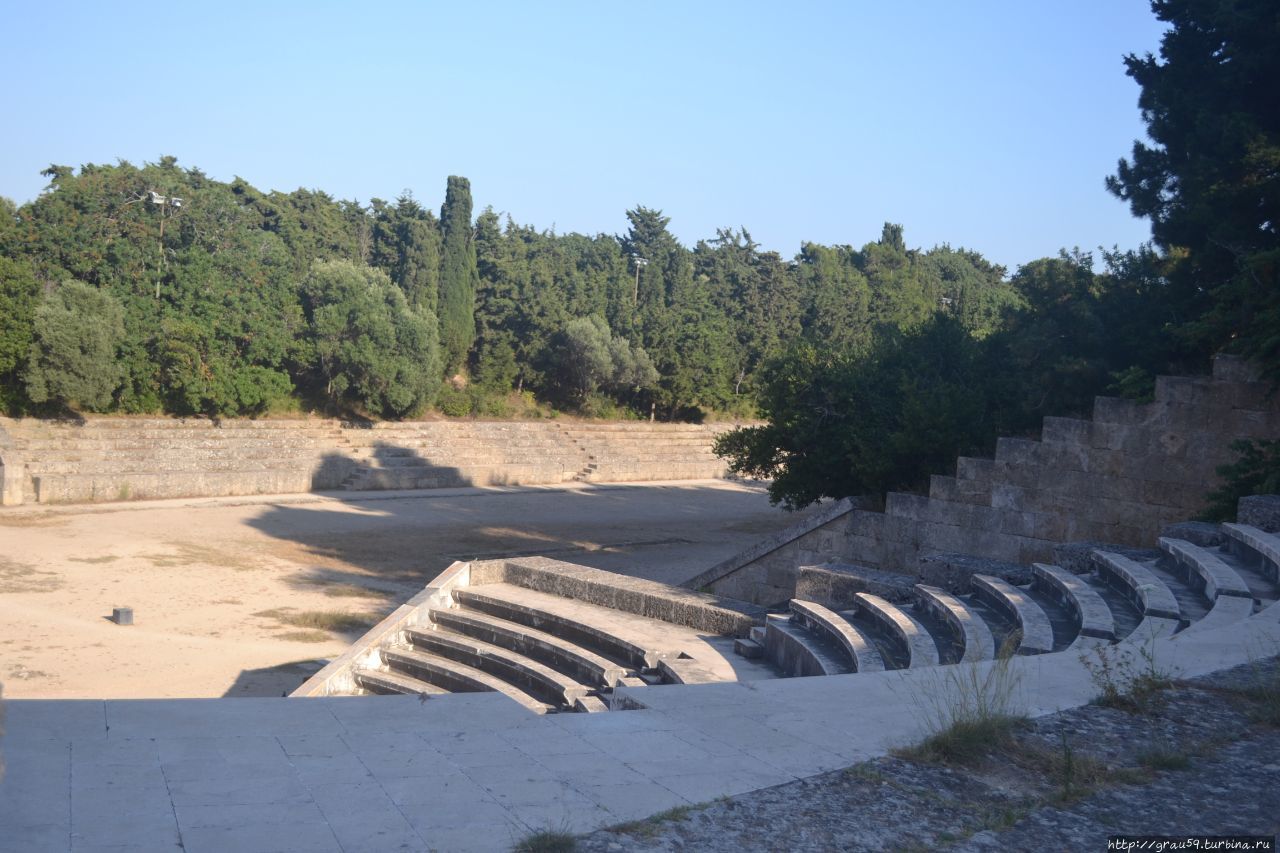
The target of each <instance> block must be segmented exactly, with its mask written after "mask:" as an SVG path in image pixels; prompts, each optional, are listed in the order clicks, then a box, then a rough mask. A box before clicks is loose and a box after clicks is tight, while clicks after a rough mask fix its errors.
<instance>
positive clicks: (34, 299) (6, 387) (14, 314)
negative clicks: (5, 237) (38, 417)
mask: <svg viewBox="0 0 1280 853" xmlns="http://www.w3.org/2000/svg"><path fill="white" fill-rule="evenodd" d="M39 295H40V286H39V284H38V283H37V282H36V278H35V272H34V270H32V268H31V264H30V263H29V262H28V261H27V260H26V259H25V258H6V257H3V256H0V411H3V410H12V409H14V408H16V407H17V406H18V405H19V404H20V403H21V399H20V398H21V393H20V392H21V386H20V383H19V382H18V376H19V374H20V371H21V368H22V366H23V365H24V364H26V361H27V356H28V355H29V354H30V351H31V341H32V338H33V336H34V334H35V311H36V306H37V305H38V304H39Z"/></svg>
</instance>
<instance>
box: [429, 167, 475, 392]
mask: <svg viewBox="0 0 1280 853" xmlns="http://www.w3.org/2000/svg"><path fill="white" fill-rule="evenodd" d="M440 228H441V231H442V233H443V235H444V246H443V251H441V253H440V299H439V306H440V351H441V355H442V357H443V360H444V366H445V372H446V374H450V373H454V372H455V371H457V370H459V369H461V368H462V366H463V365H464V364H465V363H466V361H467V353H469V352H470V351H471V345H472V344H473V343H474V342H475V338H476V320H475V307H476V289H477V286H478V284H479V281H480V276H479V273H477V272H476V244H475V239H474V236H473V233H472V226H471V182H470V181H468V180H467V179H466V178H460V177H457V176H456V175H450V176H449V183H448V186H447V188H446V189H445V194H444V207H442V208H441V209H440Z"/></svg>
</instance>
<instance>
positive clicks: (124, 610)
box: [111, 607, 133, 625]
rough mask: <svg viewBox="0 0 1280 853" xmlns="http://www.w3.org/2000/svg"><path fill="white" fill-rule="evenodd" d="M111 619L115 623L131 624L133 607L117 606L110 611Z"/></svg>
mask: <svg viewBox="0 0 1280 853" xmlns="http://www.w3.org/2000/svg"><path fill="white" fill-rule="evenodd" d="M111 621H112V622H114V623H116V624H117V625H132V624H133V608H132V607H117V608H115V609H113V610H112V611H111Z"/></svg>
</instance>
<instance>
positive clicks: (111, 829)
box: [71, 808, 182, 849]
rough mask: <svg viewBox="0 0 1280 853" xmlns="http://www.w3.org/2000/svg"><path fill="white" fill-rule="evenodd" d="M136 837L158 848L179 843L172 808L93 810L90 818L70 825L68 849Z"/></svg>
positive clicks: (113, 843) (119, 843)
mask: <svg viewBox="0 0 1280 853" xmlns="http://www.w3.org/2000/svg"><path fill="white" fill-rule="evenodd" d="M136 839H146V840H147V842H148V843H158V844H159V845H160V846H161V847H169V848H172V847H175V846H177V845H179V844H181V841H182V838H181V836H180V834H179V833H178V822H177V821H176V820H174V817H173V809H172V808H171V809H169V810H168V813H167V814H166V813H150V814H147V813H144V814H138V813H136V812H135V813H132V814H124V813H114V814H113V813H111V812H109V811H106V810H103V811H96V810H95V811H94V812H93V813H92V816H91V817H86V818H85V819H83V820H81V819H76V820H75V821H73V823H72V825H71V846H72V849H79V848H80V847H82V846H99V847H111V846H123V845H128V844H130V843H131V842H133V841H134V840H136Z"/></svg>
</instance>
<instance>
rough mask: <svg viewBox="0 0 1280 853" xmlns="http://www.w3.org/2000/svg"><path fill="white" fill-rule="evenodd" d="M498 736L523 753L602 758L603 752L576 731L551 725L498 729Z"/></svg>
mask: <svg viewBox="0 0 1280 853" xmlns="http://www.w3.org/2000/svg"><path fill="white" fill-rule="evenodd" d="M498 737H500V738H501V739H502V740H504V741H506V742H507V743H509V744H510V745H511V746H513V747H514V748H516V749H518V750H520V751H521V752H523V753H524V754H525V755H530V756H533V757H535V758H541V757H542V756H545V755H583V756H588V759H587V760H590V759H592V758H604V757H605V756H604V754H603V753H602V752H601V751H600V750H599V749H597V748H596V747H595V746H593V745H592V744H590V743H588V742H587V741H586V740H584V739H583V738H582V737H581V736H579V735H578V733H576V732H567V731H565V730H564V729H562V728H558V727H556V726H552V725H543V726H537V727H527V728H522V729H518V730H516V731H499V732H498Z"/></svg>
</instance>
